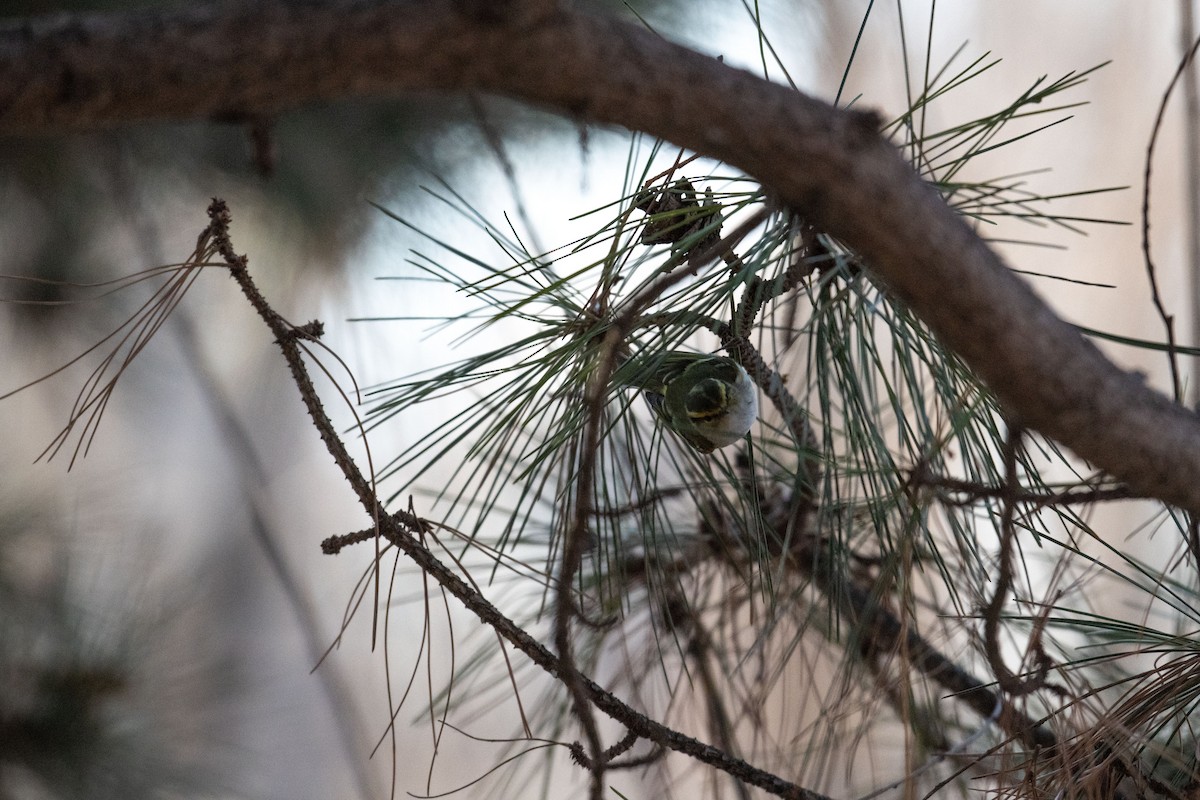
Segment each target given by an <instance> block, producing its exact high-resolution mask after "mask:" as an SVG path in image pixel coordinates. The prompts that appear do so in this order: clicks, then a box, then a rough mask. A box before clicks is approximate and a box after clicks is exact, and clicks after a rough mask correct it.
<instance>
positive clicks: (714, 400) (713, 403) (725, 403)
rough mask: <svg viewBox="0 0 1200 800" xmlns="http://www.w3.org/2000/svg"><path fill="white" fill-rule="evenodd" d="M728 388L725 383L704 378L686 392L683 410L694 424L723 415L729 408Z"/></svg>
mask: <svg viewBox="0 0 1200 800" xmlns="http://www.w3.org/2000/svg"><path fill="white" fill-rule="evenodd" d="M728 391H729V387H728V385H727V384H726V383H725V381H721V380H717V379H716V378H705V379H704V380H702V381H699V382H698V383H697V384H696V385H695V386H693V387H692V388H691V389H689V390H688V393H687V397H686V398H685V399H684V408H686V409H687V415H688V417H689V418H690V419H691V420H692V421H694V422H704V421H705V420H711V419H715V418H717V417H719V416H721V415H722V414H724V413H725V412H726V411H727V410H728V408H729V398H728Z"/></svg>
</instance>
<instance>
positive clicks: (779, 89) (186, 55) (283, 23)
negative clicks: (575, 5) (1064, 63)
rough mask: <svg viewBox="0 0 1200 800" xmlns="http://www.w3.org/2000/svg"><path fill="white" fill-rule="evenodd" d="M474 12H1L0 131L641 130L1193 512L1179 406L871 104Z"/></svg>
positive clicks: (1036, 415) (1099, 459)
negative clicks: (141, 126) (779, 219)
mask: <svg viewBox="0 0 1200 800" xmlns="http://www.w3.org/2000/svg"><path fill="white" fill-rule="evenodd" d="M476 5H477V4H476ZM470 7H472V6H471V4H466V5H464V4H461V3H459V4H454V3H447V2H436V1H435V0H426V1H425V2H416V0H407V1H404V0H400V1H399V2H392V1H390V0H389V2H381V1H380V0H360V1H358V2H354V1H353V0H340V1H339V0H331V1H330V2H327V3H305V4H253V5H245V6H235V7H227V6H217V5H213V6H204V7H201V8H198V9H188V10H184V11H170V12H130V13H121V14H106V15H89V16H83V15H80V16H58V17H54V18H48V19H42V20H35V21H31V22H27V23H23V24H19V25H17V26H13V27H10V28H9V29H8V30H6V31H4V32H2V33H0V132H3V133H8V134H16V133H19V134H41V133H53V132H64V131H69V130H82V129H92V128H99V127H111V126H115V125H128V124H131V123H133V122H137V121H144V120H150V119H205V118H225V119H228V118H230V117H233V118H248V117H254V118H262V117H265V116H270V115H273V114H278V113H280V112H283V111H287V110H289V109H292V108H297V107H300V106H303V105H307V104H312V103H317V102H323V101H328V100H333V99H345V98H353V97H367V96H374V97H379V96H396V95H399V94H401V93H403V92H412V91H458V90H478V91H487V92H494V93H497V94H503V95H508V96H511V97H515V98H518V99H521V100H525V101H527V102H530V103H535V104H538V105H541V106H544V107H548V108H551V109H555V110H557V111H559V112H561V113H563V114H566V115H569V116H572V117H575V118H577V119H580V120H581V121H584V122H589V123H600V124H616V125H622V126H625V127H627V128H630V129H635V130H641V131H646V132H648V133H651V134H653V135H655V136H660V137H662V138H665V139H668V140H670V141H672V142H674V143H676V144H678V145H681V146H684V147H687V148H690V149H692V150H694V151H696V152H699V153H703V154H705V155H709V156H712V157H714V158H718V159H721V160H724V161H726V162H728V163H730V164H732V165H734V166H736V167H739V168H741V169H743V170H745V171H746V172H747V173H749V174H750V175H752V176H755V177H756V178H758V179H759V180H761V181H762V182H763V184H764V185H765V186H767V187H768V188H769V189H770V190H772V192H773V193H774V196H775V197H777V198H778V200H779V201H780V202H781V203H783V204H784V205H786V206H789V207H792V208H795V209H797V210H798V211H800V212H801V213H802V215H803V216H804V218H805V219H806V220H808V221H810V222H811V223H812V224H814V225H816V226H818V227H819V228H820V229H821V230H824V231H827V232H828V233H830V234H831V235H833V236H835V237H837V238H839V239H840V240H842V241H845V242H846V243H847V244H848V245H849V246H850V247H852V248H853V249H854V250H855V252H856V253H858V254H859V255H860V256H861V257H862V258H863V260H864V262H865V263H866V264H868V265H869V266H870V268H871V269H872V270H873V271H874V272H875V273H876V274H877V275H878V276H879V277H880V278H882V279H883V280H884V281H885V282H886V283H887V285H888V286H889V287H890V288H891V290H892V291H893V292H894V293H895V294H896V296H898V297H899V298H901V299H903V300H904V301H905V302H906V303H908V304H909V305H910V306H911V307H912V309H913V310H914V311H915V312H916V313H917V314H918V315H919V316H921V318H922V319H923V320H925V321H926V322H927V323H928V324H929V325H930V327H931V328H933V329H934V331H936V332H937V334H938V335H939V336H940V337H941V338H942V340H943V341H944V342H945V343H946V344H947V345H948V346H949V347H950V348H951V349H953V350H954V351H955V352H956V353H958V354H959V355H960V356H961V357H962V358H963V359H964V360H965V361H966V362H967V363H968V364H969V365H970V366H971V367H972V368H973V369H974V370H976V371H977V372H978V373H979V375H980V376H981V377H982V378H983V379H984V380H985V381H986V382H987V384H988V385H989V386H990V387H991V388H992V389H993V390H994V391H995V392H996V394H997V395H998V396H999V397H1000V398H1001V400H1002V401H1003V402H1004V404H1005V405H1006V406H1007V408H1008V409H1009V410H1010V412H1012V413H1013V414H1014V415H1015V416H1016V417H1018V418H1019V419H1020V421H1021V423H1022V424H1023V425H1025V426H1027V427H1030V428H1033V429H1036V430H1038V431H1041V432H1042V433H1045V434H1047V435H1048V436H1050V437H1052V438H1054V439H1057V440H1059V441H1060V442H1062V443H1063V444H1065V445H1067V446H1068V447H1069V448H1071V449H1072V450H1073V451H1075V453H1077V454H1078V455H1080V456H1082V457H1083V458H1085V459H1087V460H1088V461H1091V462H1092V463H1094V464H1096V465H1098V466H1100V467H1102V468H1103V469H1104V470H1106V471H1108V472H1110V473H1111V474H1112V475H1114V476H1116V477H1118V478H1120V479H1121V480H1123V481H1124V482H1126V483H1128V484H1129V486H1130V487H1131V488H1132V489H1133V490H1134V491H1136V492H1138V493H1145V494H1147V495H1149V496H1153V497H1157V498H1160V499H1162V500H1164V501H1166V502H1169V503H1174V504H1177V505H1180V506H1183V507H1185V508H1188V509H1189V510H1192V511H1198V512H1200V421H1198V420H1197V418H1196V415H1195V414H1193V413H1192V412H1190V411H1188V410H1187V409H1184V408H1182V407H1180V406H1178V405H1176V404H1174V403H1172V402H1171V401H1169V400H1168V399H1167V398H1166V397H1164V396H1163V395H1162V394H1160V393H1159V392H1157V391H1154V390H1152V389H1150V388H1148V387H1147V386H1145V384H1144V382H1143V381H1142V379H1141V378H1139V377H1138V376H1136V375H1133V374H1130V373H1127V372H1125V371H1123V370H1121V369H1119V368H1117V367H1116V366H1115V365H1113V364H1112V363H1111V362H1109V361H1108V360H1107V359H1106V358H1105V357H1104V356H1103V355H1101V353H1100V352H1099V350H1097V349H1096V347H1095V346H1093V345H1092V344H1091V343H1090V342H1089V341H1087V340H1085V339H1084V338H1083V337H1082V336H1081V335H1080V334H1079V332H1078V331H1076V330H1075V329H1074V328H1073V327H1071V326H1070V325H1068V324H1066V323H1065V322H1063V321H1062V320H1060V319H1059V318H1058V317H1057V316H1055V315H1054V313H1053V312H1052V311H1050V309H1049V308H1048V307H1047V306H1046V305H1045V304H1044V303H1043V302H1042V301H1041V300H1040V299H1039V298H1038V297H1037V296H1036V295H1035V294H1034V292H1033V291H1032V290H1031V289H1030V288H1029V286H1028V285H1026V284H1025V283H1024V282H1023V281H1022V280H1020V279H1019V278H1017V277H1016V276H1014V275H1013V274H1012V273H1011V272H1010V271H1009V270H1008V269H1007V268H1006V267H1005V265H1004V264H1003V263H1002V262H1001V261H1000V259H999V258H998V257H997V256H996V255H995V254H994V253H993V252H991V251H990V250H989V249H988V248H987V246H986V245H985V244H984V243H983V242H982V241H981V240H980V239H979V237H977V236H976V235H975V234H974V232H973V231H972V230H971V229H970V228H969V227H968V225H967V224H966V223H965V222H964V221H963V220H962V219H961V218H959V216H958V215H957V214H955V213H954V212H953V211H952V210H951V209H949V208H948V207H947V206H946V205H945V203H943V202H942V200H941V198H940V197H939V196H938V195H937V193H936V192H935V191H934V190H933V189H932V188H931V187H929V186H927V185H926V184H924V183H923V182H922V181H921V180H920V179H919V178H918V177H917V175H916V174H915V173H913V171H912V170H911V168H910V167H909V166H908V164H907V163H905V161H904V159H903V157H902V156H901V155H900V154H899V153H898V152H897V151H896V150H895V148H893V147H892V146H891V144H889V143H888V142H887V141H886V140H884V139H883V138H882V137H881V136H880V135H879V133H878V120H877V118H876V117H875V116H873V115H871V114H865V113H861V112H848V111H842V110H837V109H834V108H832V107H831V106H829V105H827V104H825V103H823V102H821V101H819V100H817V99H814V98H811V97H808V96H806V95H803V94H801V93H799V92H796V91H793V90H791V89H788V88H786V87H783V86H779V85H775V84H772V83H769V82H767V81H764V80H762V79H760V78H757V77H755V76H753V75H751V74H750V73H748V72H743V71H741V70H737V69H733V68H731V67H728V66H726V65H724V64H722V63H721V62H720V61H718V60H717V59H714V58H710V57H707V56H704V55H701V54H699V53H696V52H693V51H691V50H688V49H686V48H683V47H679V46H677V45H674V44H671V43H670V42H667V41H664V40H663V39H662V38H661V37H658V36H656V35H654V34H652V33H649V32H647V31H645V30H643V29H641V28H639V27H637V26H635V25H633V24H630V23H627V22H624V21H622V20H619V19H616V18H613V17H603V16H593V15H589V14H584V13H578V12H571V11H565V10H554V9H552V8H550V7H549V4H548V3H545V2H539V3H537V4H536V6H530V7H528V8H527V9H526V8H525V7H524V5H523V4H522V3H520V2H516V0H513V2H509V3H506V4H505V7H504V9H503V11H504V13H503V14H496V15H490V14H484V15H480V14H472V13H467V11H464V9H469V8H470ZM522 9H525V11H522ZM534 12H537V13H534Z"/></svg>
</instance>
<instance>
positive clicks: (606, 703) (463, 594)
mask: <svg viewBox="0 0 1200 800" xmlns="http://www.w3.org/2000/svg"><path fill="white" fill-rule="evenodd" d="M209 216H210V217H211V219H212V224H211V226H210V231H211V233H212V236H213V240H214V243H215V247H216V249H217V251H218V252H219V253H220V255H221V256H222V258H224V259H225V261H226V263H227V264H228V266H229V269H230V272H231V274H232V275H233V277H234V279H235V280H236V281H237V283H238V285H239V286H240V287H241V289H242V292H243V293H244V294H245V295H246V297H247V298H248V299H249V301H250V303H251V305H252V306H253V307H254V308H255V310H256V311H257V312H258V314H259V316H260V317H261V318H262V320H263V322H265V323H266V325H267V327H268V328H269V329H270V330H271V333H272V335H273V336H275V339H276V342H277V343H278V344H279V347H280V350H281V351H282V352H283V356H284V359H285V361H286V362H287V364H288V368H289V370H290V371H291V373H292V377H293V380H294V381H295V382H296V387H297V389H298V390H299V392H300V396H301V398H302V400H303V401H304V404H305V407H306V408H307V409H308V413H309V416H310V418H311V419H312V420H313V425H314V426H315V427H316V428H317V431H318V433H319V434H320V436H321V440H322V441H323V442H325V446H326V449H327V450H328V451H329V453H330V455H331V456H332V457H333V459H334V462H335V463H336V464H337V465H338V468H339V469H340V470H341V472H342V474H343V475H344V476H345V477H346V480H347V481H348V482H349V483H350V486H351V488H352V489H353V491H354V493H355V494H356V495H357V496H358V498H359V501H360V502H361V503H362V505H363V506H364V508H365V509H366V510H367V512H368V514H369V515H371V516H372V517H373V518H374V519H376V520H377V521H378V525H379V530H380V534H381V535H382V536H383V537H384V538H386V539H387V540H388V541H389V542H391V543H392V544H393V545H395V546H396V547H397V548H399V549H400V550H401V551H402V552H403V553H405V554H406V555H407V556H408V557H409V558H411V559H412V560H413V562H414V563H415V564H416V565H417V567H418V568H420V569H421V570H422V572H423V573H424V574H425V575H427V576H429V577H430V578H431V579H433V580H435V581H436V582H437V583H438V584H439V585H440V586H441V587H442V588H443V589H445V591H446V592H447V593H449V594H450V595H452V596H454V597H455V598H456V599H458V601H459V602H461V603H462V604H463V606H464V607H465V608H466V609H467V610H468V611H470V612H471V613H473V614H475V615H476V616H477V617H478V618H479V619H480V621H482V622H483V623H484V624H486V625H488V626H490V627H491V628H492V629H493V630H495V631H496V633H497V634H498V635H500V636H502V637H503V638H504V639H505V640H507V641H508V642H509V643H511V644H512V645H513V646H514V647H516V648H517V649H518V650H520V651H521V652H522V653H524V654H525V655H526V656H527V657H528V658H529V659H530V660H531V661H533V662H534V663H535V664H537V665H538V666H539V667H541V668H542V669H544V670H545V671H546V672H548V673H549V674H550V675H552V676H554V677H555V678H557V679H558V680H564V675H565V673H566V669H565V668H564V665H563V662H562V660H561V659H560V658H559V657H557V656H555V655H554V654H553V653H551V652H550V651H549V650H548V649H546V648H545V647H544V646H542V645H541V644H540V643H539V642H538V641H537V640H535V639H534V638H533V637H532V636H530V635H529V633H527V632H526V631H525V630H524V629H523V628H521V627H520V626H519V625H517V624H516V623H515V622H513V621H512V620H511V619H509V618H508V617H506V616H505V615H504V614H502V613H501V612H500V610H499V609H497V608H496V607H495V606H494V605H492V604H491V603H490V602H488V601H487V600H486V599H485V598H484V597H483V596H482V594H480V593H479V592H478V591H476V590H474V589H473V588H471V587H470V586H469V585H467V583H466V582H465V581H463V580H462V578H460V577H459V576H458V575H457V574H455V573H454V571H453V570H451V569H450V568H449V567H447V566H446V565H445V564H443V563H442V562H441V561H440V560H439V559H438V558H436V557H435V556H434V555H433V554H432V553H431V552H430V551H429V550H428V549H427V548H426V547H424V546H422V544H421V543H420V541H419V539H418V537H417V536H416V535H415V534H416V533H418V532H419V531H420V530H421V529H422V527H423V525H424V521H423V520H420V519H417V518H415V517H412V515H411V514H409V513H408V512H398V513H393V514H388V513H386V512H385V511H384V509H383V508H382V504H381V503H380V502H379V500H378V498H377V497H376V496H375V494H374V492H373V487H372V485H371V482H370V481H369V480H367V478H366V477H365V476H364V475H363V474H362V473H361V472H360V471H359V469H358V467H357V465H356V464H355V463H354V460H353V459H352V458H351V457H350V454H349V452H348V451H347V450H346V448H345V445H344V444H343V443H342V441H341V439H340V438H339V437H338V435H337V431H336V429H335V428H334V426H333V423H332V422H331V421H330V419H329V418H328V416H327V415H326V414H325V411H324V407H323V405H322V403H321V400H320V397H319V396H318V395H317V392H316V389H315V387H314V386H313V384H312V381H311V379H310V378H309V376H308V371H307V368H306V367H305V365H304V361H303V357H302V351H301V348H300V347H299V346H298V345H297V342H296V341H295V339H296V335H295V333H294V332H293V328H292V327H291V326H290V325H289V323H288V322H287V321H286V320H284V319H283V317H281V316H280V315H279V314H278V313H277V312H276V311H275V310H274V309H273V308H271V306H270V304H269V303H267V301H266V299H265V298H264V297H263V296H262V293H261V292H259V290H258V288H257V286H255V284H254V281H253V280H252V279H251V277H250V274H249V272H248V270H247V260H246V258H245V257H244V256H240V255H238V254H237V253H236V252H235V251H234V250H233V246H232V244H231V243H230V241H229V236H228V226H229V221H230V216H229V211H228V209H227V208H226V206H225V204H224V203H223V202H222V201H220V200H214V201H213V204H212V205H211V206H210V208H209ZM668 277H673V276H668ZM626 324H629V323H628V322H627V323H626ZM331 546H335V545H331ZM575 675H576V681H577V685H578V686H580V687H581V690H582V692H583V694H584V695H585V696H586V698H587V700H588V702H589V703H590V704H592V705H593V706H594V707H595V708H597V709H599V710H600V711H602V712H603V713H605V714H607V715H608V716H610V717H612V718H613V719H614V720H616V721H618V722H620V723H621V724H622V725H624V726H625V727H626V729H627V730H628V731H629V732H631V733H633V734H636V735H637V736H640V737H643V738H645V739H649V740H650V741H652V742H654V743H655V744H657V745H659V746H662V747H665V748H667V749H670V750H674V751H676V752H679V753H682V754H685V755H688V756H690V757H692V758H695V759H696V760H698V761H701V762H703V763H705V764H709V765H710V766H713V767H716V768H717V769H720V770H722V771H725V772H728V773H729V774H730V775H732V776H734V777H735V778H737V779H739V780H741V781H744V782H746V783H748V784H750V785H752V786H757V787H759V788H760V789H763V790H764V791H766V792H768V793H770V794H773V795H776V796H779V797H783V798H788V800H825V798H824V796H823V795H821V794H818V793H816V792H813V791H810V790H808V789H805V788H803V787H800V786H797V785H795V784H793V783H790V782H789V781H786V780H783V779H782V778H779V777H778V776H776V775H773V774H771V773H769V772H767V771H766V770H762V769H759V768H757V767H753V766H751V765H750V764H747V763H746V762H745V761H743V760H741V759H739V758H735V757H733V756H731V755H729V754H728V753H725V752H724V751H722V750H719V749H718V748H715V747H712V746H710V745H706V744H703V743H701V742H699V741H697V740H696V739H693V738H692V737H690V736H686V735H684V734H682V733H679V732H678V731H675V730H672V729H670V728H668V727H666V726H665V725H662V724H661V723H659V722H656V721H655V720H652V719H650V718H649V717H647V716H646V715H644V714H641V713H639V712H637V711H635V710H634V709H633V708H631V707H630V706H628V705H627V704H626V703H624V702H622V701H621V700H619V699H617V698H616V697H615V696H614V695H613V694H612V693H610V692H608V691H606V690H605V689H603V688H602V687H601V686H599V685H597V684H596V683H594V682H593V681H591V680H589V679H588V678H586V677H585V676H583V675H580V674H579V673H578V671H576V672H575Z"/></svg>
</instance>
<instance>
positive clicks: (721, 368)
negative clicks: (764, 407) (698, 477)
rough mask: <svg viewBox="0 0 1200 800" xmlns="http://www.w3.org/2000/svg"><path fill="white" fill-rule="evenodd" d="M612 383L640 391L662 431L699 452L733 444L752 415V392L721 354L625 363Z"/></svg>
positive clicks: (755, 392)
mask: <svg viewBox="0 0 1200 800" xmlns="http://www.w3.org/2000/svg"><path fill="white" fill-rule="evenodd" d="M614 382H616V383H617V384H619V385H623V386H632V387H636V388H639V389H641V390H642V395H643V396H644V397H645V398H646V403H647V404H649V406H650V408H651V409H652V410H653V411H654V413H655V415H656V416H657V417H658V418H659V420H660V421H661V422H663V423H664V424H665V425H666V426H667V427H668V428H670V429H671V430H672V431H674V432H675V433H676V434H677V435H679V436H680V437H681V438H682V439H683V440H684V441H685V442H687V443H688V444H690V445H691V446H692V447H694V448H696V449H697V450H699V451H700V452H701V453H711V452H712V451H713V450H715V449H717V448H718V447H725V446H727V445H731V444H733V443H734V442H737V441H739V440H740V439H742V437H744V436H745V435H746V434H747V433H748V432H749V431H750V427H751V426H752V425H753V424H754V420H755V419H756V418H757V417H758V389H757V388H756V387H755V385H754V381H752V380H751V379H750V376H749V375H748V374H747V373H746V370H745V369H743V367H742V365H741V364H739V363H737V362H736V361H734V360H733V359H732V358H727V357H725V356H706V355H700V354H699V353H686V352H682V351H671V352H667V353H661V354H656V355H654V356H651V357H649V358H646V359H645V360H643V361H642V362H640V363H636V362H628V363H626V364H625V365H624V366H623V367H622V368H621V369H619V370H618V371H617V374H616V375H615V376H614Z"/></svg>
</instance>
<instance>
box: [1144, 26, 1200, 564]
mask: <svg viewBox="0 0 1200 800" xmlns="http://www.w3.org/2000/svg"><path fill="white" fill-rule="evenodd" d="M1197 47H1200V38H1197V39H1196V41H1195V42H1194V43H1193V44H1192V46H1191V49H1189V50H1188V51H1187V53H1185V54H1184V56H1183V58H1182V59H1181V60H1180V62H1179V66H1178V67H1177V68H1176V70H1175V75H1174V76H1173V77H1172V78H1171V82H1170V83H1169V84H1168V85H1167V90H1166V91H1165V92H1163V96H1162V100H1161V101H1160V102H1159V104H1158V113H1157V114H1156V115H1155V117H1154V128H1153V130H1152V131H1151V133H1150V144H1149V145H1148V146H1147V147H1146V168H1145V171H1144V177H1143V182H1142V256H1143V260H1144V261H1145V263H1146V276H1147V277H1148V278H1149V280H1150V296H1151V298H1152V299H1153V301H1154V308H1155V309H1157V311H1158V315H1159V317H1161V318H1162V321H1163V326H1164V327H1165V328H1166V330H1167V359H1168V361H1169V363H1170V365H1171V383H1172V386H1173V388H1174V390H1175V394H1174V397H1175V402H1177V403H1182V402H1183V384H1182V382H1181V380H1180V377H1179V353H1178V352H1177V351H1176V347H1177V344H1176V342H1175V317H1174V316H1172V315H1171V314H1168V313H1167V309H1166V307H1165V306H1164V305H1163V301H1162V295H1160V294H1159V291H1158V277H1157V275H1156V274H1155V269H1154V261H1153V259H1151V257H1150V173H1151V169H1152V167H1153V164H1154V146H1155V145H1156V144H1157V143H1158V133H1159V131H1160V130H1162V123H1163V117H1164V116H1165V115H1166V113H1167V102H1168V101H1169V100H1170V99H1171V92H1173V91H1174V90H1175V86H1176V84H1178V83H1179V79H1180V78H1181V77H1183V73H1184V70H1186V69H1187V66H1188V64H1190V63H1191V62H1192V59H1193V58H1195V56H1196V48H1197ZM1198 556H1200V554H1198Z"/></svg>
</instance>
